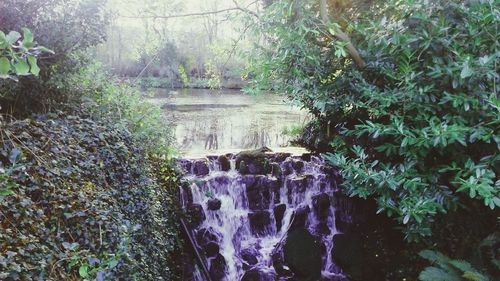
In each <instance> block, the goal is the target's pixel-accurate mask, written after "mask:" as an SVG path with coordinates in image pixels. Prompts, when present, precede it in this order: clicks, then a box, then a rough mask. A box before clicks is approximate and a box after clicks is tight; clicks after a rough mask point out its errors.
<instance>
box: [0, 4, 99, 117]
mask: <svg viewBox="0 0 500 281" xmlns="http://www.w3.org/2000/svg"><path fill="white" fill-rule="evenodd" d="M105 4H106V1H96V0H69V1H68V0H41V1H40V0H27V1H19V0H3V1H1V2H0V30H4V31H6V30H9V31H10V30H15V31H16V30H21V28H25V27H26V28H28V29H30V30H31V31H32V32H33V34H35V35H36V41H37V43H38V44H40V45H42V46H45V47H47V48H49V49H51V50H53V51H54V53H53V54H49V53H46V54H43V55H41V56H39V58H38V66H39V67H40V70H39V74H40V75H39V77H34V76H23V77H20V78H19V81H18V82H14V81H11V80H0V94H1V95H0V102H1V104H2V107H3V111H4V112H6V111H7V112H9V113H14V114H16V115H22V114H27V113H29V112H34V111H50V110H51V109H52V108H54V107H57V106H59V104H61V103H65V102H68V101H70V100H72V99H73V100H74V99H75V97H74V96H73V95H72V94H73V93H71V92H67V91H64V90H62V88H63V87H64V85H65V82H66V80H65V78H66V75H67V74H70V73H74V72H75V71H78V69H79V68H80V67H81V66H82V65H84V64H85V63H86V62H87V61H88V58H84V57H83V56H82V55H81V54H82V52H84V51H86V50H87V49H88V48H89V47H91V46H95V45H96V44H98V43H100V42H102V41H103V40H104V39H105V36H106V33H105V32H104V31H103V30H105V26H106V24H107V22H108V16H107V14H106V13H105V10H104V7H105ZM76 98H77V97H76Z"/></svg>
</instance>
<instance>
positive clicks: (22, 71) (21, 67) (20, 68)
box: [14, 60, 30, 75]
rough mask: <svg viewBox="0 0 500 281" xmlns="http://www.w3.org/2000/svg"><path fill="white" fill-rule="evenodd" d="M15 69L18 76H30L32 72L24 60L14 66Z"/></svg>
mask: <svg viewBox="0 0 500 281" xmlns="http://www.w3.org/2000/svg"><path fill="white" fill-rule="evenodd" d="M14 68H15V69H16V74H17V75H28V74H29V72H30V66H29V65H28V63H27V62H26V61H24V60H19V61H18V62H16V63H15V64H14Z"/></svg>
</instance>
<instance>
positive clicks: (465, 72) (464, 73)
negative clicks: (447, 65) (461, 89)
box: [460, 63, 473, 79]
mask: <svg viewBox="0 0 500 281" xmlns="http://www.w3.org/2000/svg"><path fill="white" fill-rule="evenodd" d="M472 74H473V72H472V69H471V68H470V67H469V63H466V64H465V65H464V67H463V68H462V72H460V78H462V79H464V78H467V77H470V76H472Z"/></svg>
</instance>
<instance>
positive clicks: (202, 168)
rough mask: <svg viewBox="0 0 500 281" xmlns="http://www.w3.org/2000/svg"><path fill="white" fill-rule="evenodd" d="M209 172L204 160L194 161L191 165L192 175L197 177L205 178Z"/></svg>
mask: <svg viewBox="0 0 500 281" xmlns="http://www.w3.org/2000/svg"><path fill="white" fill-rule="evenodd" d="M209 172H210V170H209V169H208V163H207V161H206V160H196V161H195V162H194V163H193V174H195V175H197V176H206V175H208V173H209Z"/></svg>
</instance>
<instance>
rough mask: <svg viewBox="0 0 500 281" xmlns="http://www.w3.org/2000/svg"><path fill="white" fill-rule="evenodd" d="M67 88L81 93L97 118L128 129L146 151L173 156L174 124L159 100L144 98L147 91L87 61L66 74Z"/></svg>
mask: <svg viewBox="0 0 500 281" xmlns="http://www.w3.org/2000/svg"><path fill="white" fill-rule="evenodd" d="M66 85H67V86H66V87H65V88H64V90H65V91H68V92H72V93H73V94H75V95H77V96H79V97H81V105H80V106H82V107H84V108H86V109H88V110H89V112H91V113H92V114H93V116H94V118H103V119H107V120H112V121H113V126H115V127H118V128H122V129H126V130H128V131H129V132H131V133H132V136H133V137H134V138H135V139H136V140H137V141H138V142H139V143H141V145H142V148H143V149H145V151H146V152H147V153H151V154H155V155H163V156H167V157H172V155H173V154H175V149H174V147H173V145H172V144H173V135H172V132H171V128H170V126H169V124H168V123H167V122H166V120H165V119H164V118H163V117H162V115H161V108H160V105H159V104H152V103H150V102H148V101H147V100H145V98H147V96H148V94H147V93H143V92H141V91H139V90H138V89H137V87H135V86H133V85H128V84H126V83H119V81H118V80H115V77H113V76H112V75H110V74H109V73H107V72H106V71H105V70H104V69H103V68H102V67H101V66H100V65H99V64H88V65H87V66H84V67H82V68H81V69H80V70H79V72H77V73H74V74H72V75H67V77H66Z"/></svg>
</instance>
